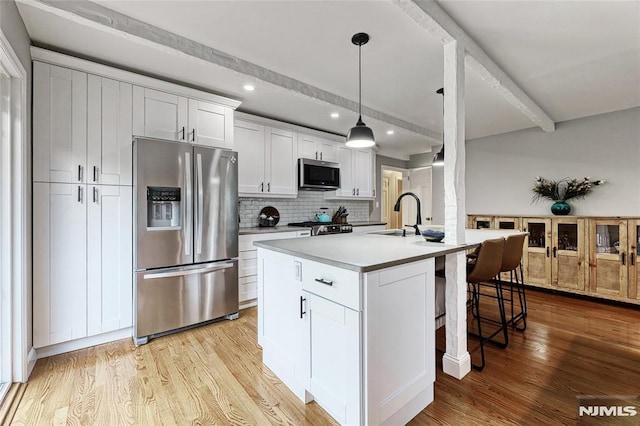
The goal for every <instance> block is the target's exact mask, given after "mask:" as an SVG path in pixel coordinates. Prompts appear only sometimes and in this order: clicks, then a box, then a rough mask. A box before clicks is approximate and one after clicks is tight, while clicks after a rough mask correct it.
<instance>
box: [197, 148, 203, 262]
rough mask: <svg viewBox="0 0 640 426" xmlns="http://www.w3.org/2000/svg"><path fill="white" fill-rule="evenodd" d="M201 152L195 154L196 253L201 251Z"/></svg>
mask: <svg viewBox="0 0 640 426" xmlns="http://www.w3.org/2000/svg"><path fill="white" fill-rule="evenodd" d="M202 186H203V185H202V154H196V191H197V193H198V195H197V198H196V236H195V238H196V250H195V251H196V254H200V253H202V218H203V217H204V190H203V188H202Z"/></svg>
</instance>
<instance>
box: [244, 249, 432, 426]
mask: <svg viewBox="0 0 640 426" xmlns="http://www.w3.org/2000/svg"><path fill="white" fill-rule="evenodd" d="M326 238H334V237H333V236H329V237H326ZM356 238H359V237H356ZM382 238H385V237H382ZM387 238H388V237H387ZM342 240H344V238H342ZM287 241H290V240H287ZM335 241H336V243H338V239H336V240H335ZM327 242H328V240H327ZM274 243H275V244H277V243H279V242H276V241H272V242H269V243H257V244H256V245H258V343H259V344H260V345H261V346H262V348H263V361H264V363H265V365H267V366H268V367H269V368H271V369H272V370H273V372H274V373H275V374H276V375H277V376H278V377H279V378H280V379H281V380H282V381H283V382H284V383H285V384H286V385H287V386H288V387H289V388H290V389H291V390H292V391H293V392H294V393H295V394H296V395H297V396H298V397H299V398H300V399H301V400H302V401H304V402H309V401H311V400H314V399H315V400H316V402H317V403H318V404H319V405H320V406H322V407H323V408H324V409H325V410H326V411H327V412H328V413H329V414H331V416H333V417H334V418H335V419H336V420H337V421H338V422H339V423H341V424H350V425H351V424H362V425H364V424H367V425H375V424H403V423H406V422H408V421H409V420H410V419H411V418H413V417H414V416H415V415H416V414H417V413H419V412H420V411H421V410H422V409H424V407H426V406H427V405H428V404H429V403H430V402H431V401H432V400H433V383H434V380H435V346H434V345H435V322H434V298H433V294H434V276H433V271H434V259H433V258H428V259H421V260H417V261H409V262H408V263H404V264H398V265H393V266H389V267H384V268H381V269H380V268H378V269H376V270H373V271H367V270H366V269H367V268H359V267H355V268H344V267H339V266H336V265H334V264H331V262H329V263H324V262H321V261H316V260H315V259H314V260H311V259H308V258H304V257H299V256H296V255H295V254H294V253H286V252H283V251H282V250H280V249H276V250H271V249H269V247H268V246H269V245H271V246H273V244H274ZM285 245H290V243H289V242H285ZM285 251H286V250H285ZM358 269H359V270H358Z"/></svg>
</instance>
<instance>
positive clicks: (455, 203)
mask: <svg viewBox="0 0 640 426" xmlns="http://www.w3.org/2000/svg"><path fill="white" fill-rule="evenodd" d="M464 55H465V49H464V47H463V46H462V44H461V43H460V42H458V41H452V42H450V43H447V44H445V45H444V152H445V155H444V158H445V160H444V229H445V243H447V244H459V243H463V242H464V241H465V224H466V220H465V214H466V209H465V192H464V184H465V182H464V179H465V178H464V175H465V146H464V144H465V138H464V126H465V123H464ZM446 279H447V285H446V291H445V307H446V312H447V316H446V326H445V327H446V332H447V351H446V353H445V354H444V357H443V358H442V367H443V370H444V372H445V373H447V374H449V375H451V376H453V377H456V378H458V379H461V378H463V377H464V376H465V375H466V374H467V373H468V372H469V371H471V357H470V356H469V352H467V271H466V256H465V252H464V251H462V252H457V253H454V254H450V255H447V260H446Z"/></svg>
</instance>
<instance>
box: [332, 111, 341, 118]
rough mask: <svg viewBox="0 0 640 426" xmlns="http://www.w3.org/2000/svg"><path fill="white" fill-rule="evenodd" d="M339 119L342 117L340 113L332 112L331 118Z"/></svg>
mask: <svg viewBox="0 0 640 426" xmlns="http://www.w3.org/2000/svg"><path fill="white" fill-rule="evenodd" d="M338 117H340V114H339V113H337V112H332V113H331V118H338Z"/></svg>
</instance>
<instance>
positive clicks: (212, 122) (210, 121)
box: [188, 99, 233, 149]
mask: <svg viewBox="0 0 640 426" xmlns="http://www.w3.org/2000/svg"><path fill="white" fill-rule="evenodd" d="M188 136H189V141H190V142H193V143H196V144H198V145H206V146H214V147H219V148H228V149H231V148H233V110H232V109H230V108H225V107H223V106H220V105H216V104H213V103H211V102H204V101H200V100H196V99H189V133H188Z"/></svg>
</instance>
